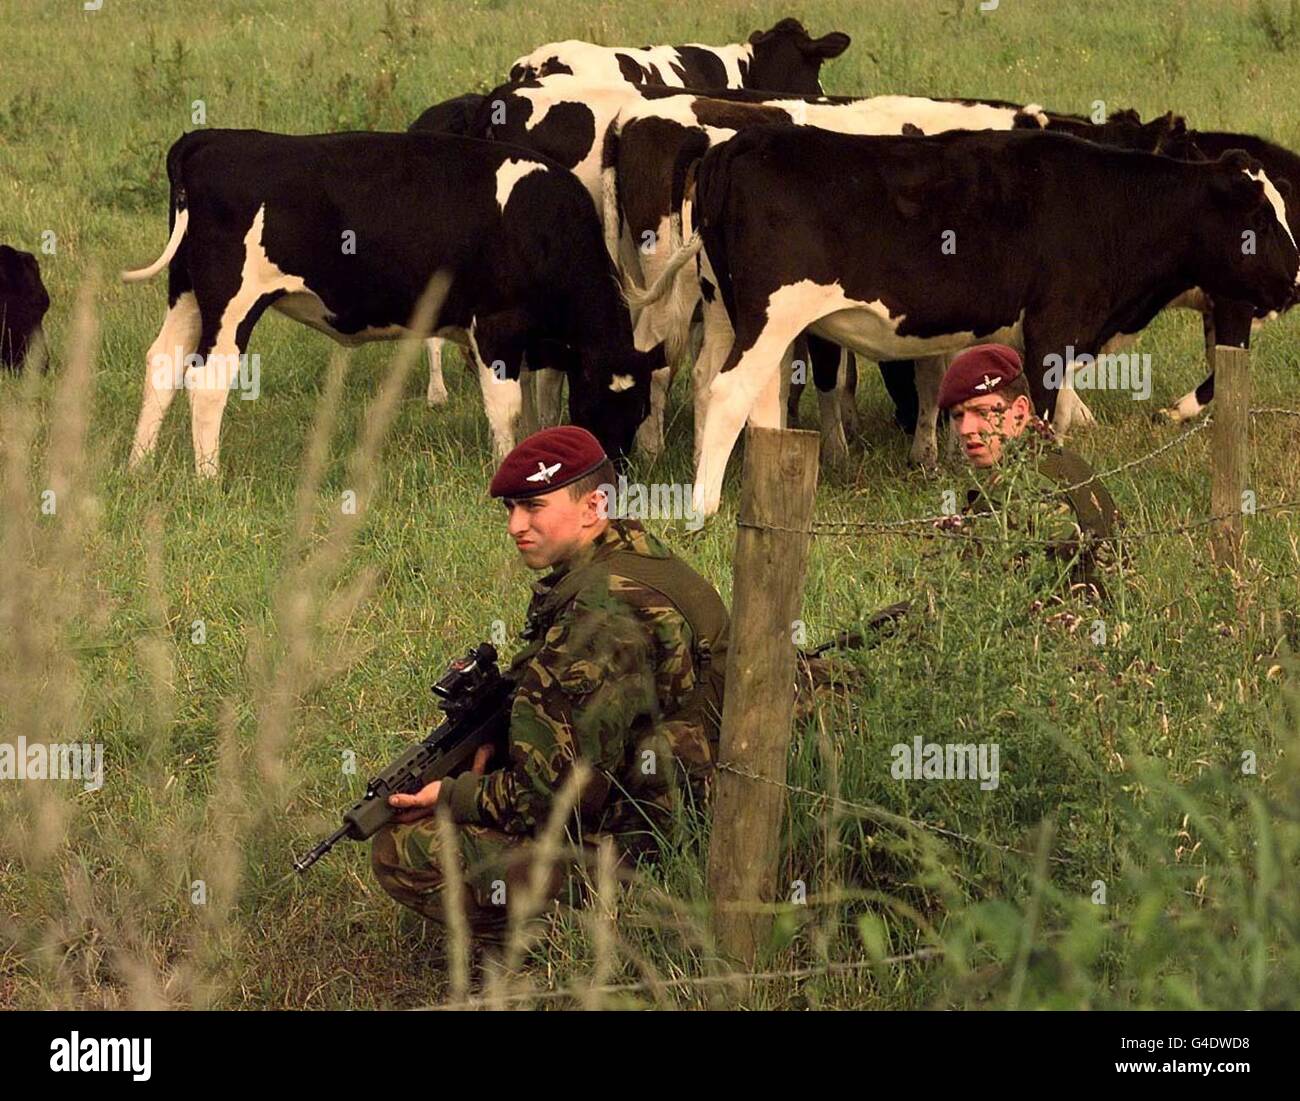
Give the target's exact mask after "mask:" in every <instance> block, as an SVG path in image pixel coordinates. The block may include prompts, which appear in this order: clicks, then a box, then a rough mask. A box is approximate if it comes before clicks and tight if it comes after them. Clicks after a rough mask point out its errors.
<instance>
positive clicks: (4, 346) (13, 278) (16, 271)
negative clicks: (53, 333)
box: [0, 245, 50, 371]
mask: <svg viewBox="0 0 1300 1101" xmlns="http://www.w3.org/2000/svg"><path fill="white" fill-rule="evenodd" d="M49 308H50V296H49V294H48V293H47V292H46V290H45V284H44V283H43V282H41V267H40V264H38V263H37V262H36V257H35V256H33V255H32V254H31V253H30V252H20V251H19V250H18V249H16V248H10V247H9V246H8V245H0V367H4V368H6V369H8V370H10V371H18V370H20V369H21V368H22V365H23V362H24V361H25V360H26V358H27V352H28V349H29V348H31V347H32V346H33V345H37V344H44V342H45V330H44V329H43V328H41V321H42V319H43V318H44V317H45V312H46V311H47V310H48V309H49Z"/></svg>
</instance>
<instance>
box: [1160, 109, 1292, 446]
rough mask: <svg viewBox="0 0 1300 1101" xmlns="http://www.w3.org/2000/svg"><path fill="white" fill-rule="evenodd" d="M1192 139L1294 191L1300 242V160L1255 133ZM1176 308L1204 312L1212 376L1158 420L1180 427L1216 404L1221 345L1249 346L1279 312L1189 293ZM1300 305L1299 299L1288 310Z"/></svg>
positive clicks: (1197, 134) (1201, 133) (1192, 135)
mask: <svg viewBox="0 0 1300 1101" xmlns="http://www.w3.org/2000/svg"><path fill="white" fill-rule="evenodd" d="M1188 138H1189V139H1190V140H1191V142H1192V143H1193V144H1194V145H1195V147H1196V148H1197V150H1198V151H1199V152H1200V153H1201V154H1203V155H1204V156H1206V157H1209V158H1215V157H1219V156H1222V155H1223V154H1224V153H1225V152H1227V151H1228V150H1230V149H1244V150H1245V151H1246V152H1247V153H1249V154H1250V155H1251V156H1252V157H1254V158H1255V160H1257V161H1258V162H1259V163H1260V164H1261V165H1263V167H1264V171H1265V173H1266V174H1267V175H1268V178H1269V179H1270V180H1272V181H1274V182H1275V183H1277V184H1278V186H1279V187H1280V186H1282V183H1283V181H1285V183H1286V185H1287V186H1289V187H1290V190H1291V194H1292V195H1294V196H1296V197H1297V200H1298V201H1295V202H1291V201H1288V203H1287V208H1286V209H1287V220H1288V222H1289V223H1290V229H1291V235H1292V237H1293V239H1294V240H1296V241H1300V156H1296V154H1295V153H1292V152H1291V150H1289V149H1285V148H1283V147H1282V146H1280V145H1277V144H1276V143H1274V142H1271V141H1268V140H1266V139H1264V138H1259V137H1255V136H1254V135H1252V134H1226V133H1221V132H1217V131H1205V130H1189V131H1188ZM1176 305H1179V306H1184V307H1187V308H1190V309H1195V310H1198V311H1199V312H1200V314H1201V316H1202V320H1203V325H1204V332H1205V355H1206V358H1207V360H1208V361H1209V363H1210V374H1209V375H1208V376H1207V377H1206V379H1205V381H1204V382H1202V383H1201V384H1200V385H1199V386H1197V387H1196V389H1194V390H1192V391H1190V392H1189V393H1187V394H1184V395H1183V396H1182V397H1181V398H1179V399H1178V401H1176V402H1175V403H1174V404H1173V405H1172V406H1171V407H1170V408H1168V409H1163V410H1161V411H1160V413H1159V414H1158V416H1160V417H1162V418H1164V419H1167V420H1169V421H1172V422H1173V423H1175V424H1177V423H1180V422H1182V421H1187V420H1191V419H1193V418H1194V417H1198V416H1200V415H1201V414H1202V413H1204V412H1205V409H1206V407H1207V406H1208V405H1209V404H1210V402H1211V401H1213V400H1214V370H1213V367H1214V346H1215V345H1216V344H1225V345H1232V346H1236V347H1247V346H1248V345H1249V343H1250V334H1251V330H1252V329H1254V328H1258V327H1259V326H1260V325H1262V324H1263V323H1264V322H1265V321H1267V320H1269V319H1270V318H1272V317H1275V316H1276V313H1272V312H1264V311H1259V310H1249V309H1243V308H1242V306H1241V304H1240V303H1234V302H1225V301H1221V300H1220V301H1216V300H1215V299H1213V298H1212V297H1211V296H1210V295H1207V294H1206V293H1205V292H1204V291H1203V290H1202V289H1199V288H1198V289H1196V290H1193V291H1189V292H1188V293H1187V294H1186V295H1183V296H1182V297H1181V298H1180V299H1179V300H1178V302H1177V303H1176ZM1296 305H1300V295H1297V296H1296V297H1295V298H1293V299H1292V300H1291V302H1290V303H1288V304H1287V305H1286V306H1284V307H1283V309H1290V308H1291V307H1293V306H1296Z"/></svg>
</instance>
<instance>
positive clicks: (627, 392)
mask: <svg viewBox="0 0 1300 1101" xmlns="http://www.w3.org/2000/svg"><path fill="white" fill-rule="evenodd" d="M662 366H664V354H663V348H662V347H658V348H654V349H652V350H651V351H649V352H638V351H637V350H636V349H635V348H633V347H632V346H631V340H630V338H629V340H628V347H627V348H626V350H624V351H622V352H620V353H619V354H618V355H617V356H615V357H613V358H612V360H611V359H610V358H608V357H607V358H606V359H605V361H604V362H602V363H596V362H595V360H594V357H589V356H588V355H587V354H586V353H584V354H583V355H582V370H581V375H582V382H581V383H580V384H579V385H577V386H575V385H573V381H572V378H570V383H569V419H570V420H572V421H573V423H574V424H577V425H580V426H581V427H583V428H585V429H587V431H588V432H590V433H591V434H592V435H593V436H595V437H596V439H598V440H600V442H601V446H602V447H604V448H605V454H607V455H608V456H609V457H610V458H611V459H613V460H614V461H615V462H616V463H617V462H621V461H623V460H626V458H627V457H628V455H630V454H631V453H632V444H633V442H634V441H635V439H636V431H637V429H638V428H640V427H641V422H642V421H643V420H645V419H646V417H647V416H648V415H649V413H650V375H651V373H652V372H653V371H656V370H658V369H659V368H660V367H662Z"/></svg>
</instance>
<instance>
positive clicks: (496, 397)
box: [469, 318, 528, 463]
mask: <svg viewBox="0 0 1300 1101" xmlns="http://www.w3.org/2000/svg"><path fill="white" fill-rule="evenodd" d="M503 343H504V344H505V345H506V347H505V348H504V349H503V348H502V345H503ZM469 350H470V354H471V355H472V356H473V358H474V366H475V368H476V370H477V373H478V381H479V390H480V391H481V392H482V394H483V412H484V413H485V414H486V415H487V421H488V429H489V431H490V432H491V433H492V457H493V458H494V459H495V460H496V461H497V462H498V463H499V462H501V461H502V460H503V459H504V458H505V457H506V456H507V455H508V454H510V452H511V451H512V450H513V449H514V446H515V421H516V419H518V420H520V421H522V420H523V417H522V411H523V404H524V392H525V390H526V389H528V387H527V385H526V383H527V381H528V380H527V379H526V378H525V379H522V380H521V379H520V370H521V369H522V361H523V353H522V351H521V350H519V349H517V348H513V347H512V346H511V344H510V342H508V341H504V342H503V341H500V340H498V339H497V338H496V333H495V332H494V329H493V327H492V325H491V324H490V323H488V324H480V322H479V319H478V318H475V319H474V321H473V322H471V323H470V327H469ZM507 352H508V353H511V354H513V356H514V360H513V365H514V373H513V375H512V374H511V371H510V364H509V363H508V362H507V360H506V359H505V358H504V353H507ZM489 364H491V366H489Z"/></svg>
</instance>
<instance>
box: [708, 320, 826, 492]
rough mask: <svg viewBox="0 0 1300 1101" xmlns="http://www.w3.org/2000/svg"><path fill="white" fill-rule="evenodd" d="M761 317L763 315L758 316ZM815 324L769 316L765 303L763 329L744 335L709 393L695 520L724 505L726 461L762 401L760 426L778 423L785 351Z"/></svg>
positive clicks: (739, 333) (740, 334)
mask: <svg viewBox="0 0 1300 1101" xmlns="http://www.w3.org/2000/svg"><path fill="white" fill-rule="evenodd" d="M758 314H759V316H760V317H762V314H763V311H761V310H760V311H758ZM815 320H816V318H808V317H806V316H801V315H800V314H799V313H797V312H794V311H789V310H786V311H781V310H778V311H775V312H773V310H772V306H771V301H770V300H769V302H768V303H767V317H766V320H765V321H764V322H761V326H762V327H761V328H759V329H758V330H757V332H753V324H752V323H751V330H750V333H749V334H746V332H745V331H744V330H743V329H742V330H740V331H738V332H737V335H736V341H735V343H734V345H733V346H732V349H731V352H730V353H729V354H728V355H727V359H726V362H725V363H724V364H723V365H722V370H721V372H720V373H719V374H718V377H717V378H715V379H714V380H713V383H712V385H711V386H710V387H709V409H708V414H707V418H706V420H707V423H706V424H705V426H704V443H703V447H702V449H701V453H700V465H699V467H698V468H697V469H696V472H695V494H694V498H695V499H694V504H695V509H696V514H697V515H702V516H712V515H713V514H714V513H715V512H717V511H718V505H719V504H720V503H721V500H722V478H723V475H724V474H725V473H726V469H727V459H728V458H729V457H730V455H731V452H732V449H733V448H734V447H735V446H736V437H737V436H739V435H740V429H741V426H742V425H744V423H745V419H746V418H747V417H748V416H749V415H750V410H752V409H754V407H755V403H756V402H757V401H758V400H759V398H760V396H762V398H763V404H762V407H761V410H760V411H759V417H760V418H761V421H760V423H779V421H778V420H777V418H778V417H779V416H780V400H779V395H780V379H779V378H776V379H774V378H773V375H776V374H778V373H779V372H780V370H781V361H782V359H783V358H784V357H785V355H786V350H787V349H788V348H789V347H790V344H791V342H792V341H793V340H794V338H795V337H796V336H798V334H799V333H800V332H801V331H802V330H803V329H805V328H806V327H807V326H808V325H809V324H810V323H811V322H812V321H815Z"/></svg>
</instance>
